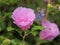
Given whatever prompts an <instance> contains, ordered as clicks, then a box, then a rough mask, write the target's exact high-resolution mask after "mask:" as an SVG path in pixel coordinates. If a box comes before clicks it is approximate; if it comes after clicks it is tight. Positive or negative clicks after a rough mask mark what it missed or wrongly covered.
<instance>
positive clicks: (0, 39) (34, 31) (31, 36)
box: [0, 0, 60, 45]
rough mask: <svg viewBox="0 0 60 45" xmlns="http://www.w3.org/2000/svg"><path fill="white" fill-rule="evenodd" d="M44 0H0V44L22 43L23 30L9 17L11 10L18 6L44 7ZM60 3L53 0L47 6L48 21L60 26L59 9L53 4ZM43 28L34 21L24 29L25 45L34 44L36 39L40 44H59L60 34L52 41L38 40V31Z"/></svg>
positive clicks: (59, 0)
mask: <svg viewBox="0 0 60 45" xmlns="http://www.w3.org/2000/svg"><path fill="white" fill-rule="evenodd" d="M43 1H44V0H0V45H22V42H23V41H22V37H23V36H24V31H22V30H21V29H20V28H18V27H17V26H16V25H15V24H13V20H12V18H11V15H12V12H13V10H14V9H15V8H16V7H18V6H24V7H29V8H32V9H34V11H35V12H36V10H37V8H38V7H39V8H42V9H46V7H47V3H44V2H43ZM56 5H60V0H54V4H52V7H49V8H48V11H49V15H48V19H49V20H50V21H53V22H55V23H56V24H58V26H59V28H60V10H58V9H56V8H55V6H56ZM42 29H43V27H42V26H41V25H38V24H37V23H36V22H34V24H33V25H32V26H31V28H30V29H29V30H27V31H26V35H27V36H26V38H25V41H24V44H25V45H35V44H36V41H39V43H42V45H60V36H58V37H56V39H54V40H53V41H52V42H50V41H42V40H39V32H40V31H41V30H42Z"/></svg>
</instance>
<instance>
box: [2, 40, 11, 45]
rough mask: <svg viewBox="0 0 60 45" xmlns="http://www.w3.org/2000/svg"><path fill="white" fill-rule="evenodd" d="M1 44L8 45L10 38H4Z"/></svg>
mask: <svg viewBox="0 0 60 45" xmlns="http://www.w3.org/2000/svg"><path fill="white" fill-rule="evenodd" d="M1 45H10V40H9V39H5V40H4V41H3V43H2V44H1Z"/></svg>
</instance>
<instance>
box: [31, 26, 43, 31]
mask: <svg viewBox="0 0 60 45" xmlns="http://www.w3.org/2000/svg"><path fill="white" fill-rule="evenodd" d="M42 29H43V27H42V26H34V27H33V28H32V29H31V30H32V31H36V30H42Z"/></svg>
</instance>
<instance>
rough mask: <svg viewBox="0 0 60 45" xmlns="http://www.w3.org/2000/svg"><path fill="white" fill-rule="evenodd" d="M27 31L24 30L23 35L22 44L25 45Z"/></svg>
mask: <svg viewBox="0 0 60 45" xmlns="http://www.w3.org/2000/svg"><path fill="white" fill-rule="evenodd" d="M26 36H27V35H26V32H24V36H23V42H22V45H24V40H25V37H26Z"/></svg>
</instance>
